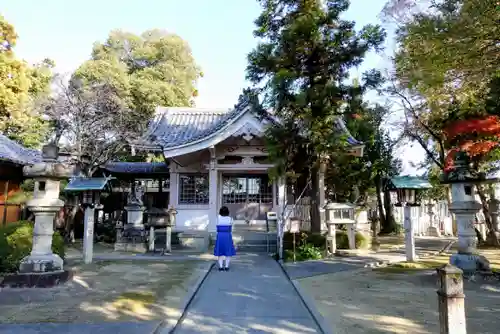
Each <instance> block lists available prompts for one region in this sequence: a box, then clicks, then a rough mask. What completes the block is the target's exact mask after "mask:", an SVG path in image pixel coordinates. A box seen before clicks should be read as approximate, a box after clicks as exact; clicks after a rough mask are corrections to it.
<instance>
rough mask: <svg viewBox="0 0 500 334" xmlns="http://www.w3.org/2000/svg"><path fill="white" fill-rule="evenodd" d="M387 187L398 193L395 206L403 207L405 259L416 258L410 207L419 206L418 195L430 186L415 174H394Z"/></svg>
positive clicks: (413, 259)
mask: <svg viewBox="0 0 500 334" xmlns="http://www.w3.org/2000/svg"><path fill="white" fill-rule="evenodd" d="M389 181H390V182H388V184H387V187H389V189H390V190H395V191H396V193H397V195H398V203H397V204H396V206H401V207H403V227H404V230H405V250H406V261H408V262H413V261H415V260H416V259H417V254H416V252H415V224H414V222H413V220H412V216H411V208H412V207H413V206H420V197H421V196H420V195H421V193H422V191H423V190H425V189H429V188H431V185H430V183H429V182H428V181H427V180H424V179H422V178H419V177H416V176H409V175H404V176H396V177H393V178H391V179H390V180H389Z"/></svg>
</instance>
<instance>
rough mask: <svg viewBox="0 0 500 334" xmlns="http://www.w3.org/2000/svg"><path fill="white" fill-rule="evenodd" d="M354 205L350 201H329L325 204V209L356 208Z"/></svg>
mask: <svg viewBox="0 0 500 334" xmlns="http://www.w3.org/2000/svg"><path fill="white" fill-rule="evenodd" d="M356 207H357V206H356V205H355V204H352V203H337V202H330V203H328V204H326V205H325V209H328V210H346V209H356Z"/></svg>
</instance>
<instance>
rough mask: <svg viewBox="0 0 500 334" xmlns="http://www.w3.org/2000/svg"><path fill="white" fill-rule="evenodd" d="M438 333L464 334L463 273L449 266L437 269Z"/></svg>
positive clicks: (465, 330)
mask: <svg viewBox="0 0 500 334" xmlns="http://www.w3.org/2000/svg"><path fill="white" fill-rule="evenodd" d="M437 273H438V280H439V282H438V283H439V288H438V291H437V293H438V307H439V333H441V334H466V333H467V328H466V323H465V308H464V299H465V296H464V283H463V278H462V275H463V272H462V270H460V269H459V268H457V267H454V266H452V265H450V264H447V265H445V266H443V267H442V268H439V269H437Z"/></svg>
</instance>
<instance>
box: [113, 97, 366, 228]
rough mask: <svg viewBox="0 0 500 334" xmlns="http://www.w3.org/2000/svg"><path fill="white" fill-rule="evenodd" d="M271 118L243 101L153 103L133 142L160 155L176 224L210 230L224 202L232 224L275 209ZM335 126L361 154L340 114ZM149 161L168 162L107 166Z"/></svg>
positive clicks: (280, 186) (280, 193)
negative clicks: (225, 104)
mask: <svg viewBox="0 0 500 334" xmlns="http://www.w3.org/2000/svg"><path fill="white" fill-rule="evenodd" d="M275 121H276V120H275V119H274V117H273V116H272V115H271V114H264V115H260V114H256V113H255V112H254V111H253V110H252V108H251V107H250V105H248V104H247V103H246V102H242V103H239V104H237V105H236V106H235V107H234V108H231V109H203V108H163V107H159V108H157V111H156V115H155V118H154V120H153V121H152V122H151V123H150V127H149V129H148V131H147V132H146V133H145V134H144V136H142V137H141V138H140V139H138V140H136V141H134V142H133V145H132V146H133V148H134V149H135V150H145V151H149V152H158V153H161V154H162V155H163V156H164V158H165V162H166V164H167V165H168V170H169V172H170V174H169V180H168V182H166V184H168V185H169V189H168V191H169V196H168V197H169V199H168V202H169V203H168V205H169V206H172V207H174V208H175V209H176V210H177V224H176V228H177V230H181V231H182V230H204V231H207V230H208V231H209V232H212V231H215V228H216V226H215V224H216V221H217V215H218V210H219V208H220V207H221V206H227V207H228V208H229V210H230V211H231V216H232V217H233V218H234V223H235V224H252V225H253V224H255V225H264V226H265V220H266V213H267V212H268V211H278V210H279V206H280V203H284V202H283V199H284V196H285V186H284V182H283V180H281V181H279V182H274V181H272V180H270V179H269V177H268V170H269V168H271V167H273V164H272V163H271V162H270V161H268V159H267V156H268V153H267V150H266V147H265V143H264V138H263V137H264V133H265V130H266V127H267V126H268V125H270V124H271V122H275ZM336 126H337V128H338V131H339V133H340V134H343V135H345V137H346V138H347V142H348V144H350V146H351V149H352V153H353V154H355V155H361V154H362V152H363V144H362V143H361V142H359V141H357V140H356V139H355V138H353V137H352V136H351V135H350V134H349V132H348V130H347V128H346V126H345V124H344V123H343V121H342V120H341V119H339V120H338V121H337V123H336ZM127 164H128V165H127ZM153 167H154V168H167V167H166V166H161V167H160V166H152V165H150V166H147V167H146V166H140V165H138V164H137V163H126V164H121V165H120V164H118V165H117V164H116V163H115V165H113V164H110V165H107V166H106V168H107V169H108V170H109V171H110V172H111V173H112V174H113V170H114V173H117V172H118V173H119V171H118V170H117V169H121V170H122V171H123V170H126V169H127V168H128V171H129V172H132V173H137V172H140V170H143V169H144V168H153ZM131 169H133V171H132V170H131Z"/></svg>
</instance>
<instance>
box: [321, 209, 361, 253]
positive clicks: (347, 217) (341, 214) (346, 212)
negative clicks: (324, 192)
mask: <svg viewBox="0 0 500 334" xmlns="http://www.w3.org/2000/svg"><path fill="white" fill-rule="evenodd" d="M355 208H356V206H355V205H353V204H349V203H328V204H327V205H325V212H326V225H327V227H328V234H327V237H326V252H327V255H333V254H335V252H336V251H337V241H336V239H335V238H336V226H335V225H346V226H347V237H348V239H349V249H355V248H356V224H355V220H354V210H355Z"/></svg>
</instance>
